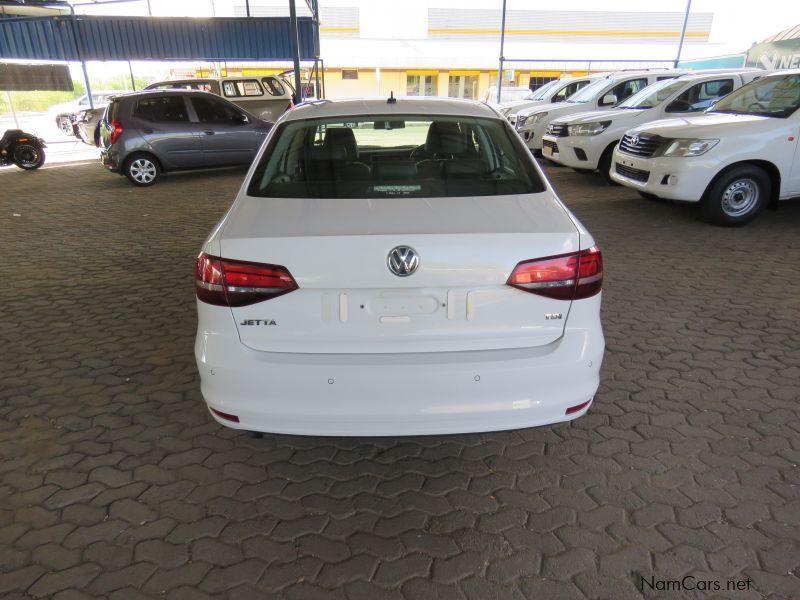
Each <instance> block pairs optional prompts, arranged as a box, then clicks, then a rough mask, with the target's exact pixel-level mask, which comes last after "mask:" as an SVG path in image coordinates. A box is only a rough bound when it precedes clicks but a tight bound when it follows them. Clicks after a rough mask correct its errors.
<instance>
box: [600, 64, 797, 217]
mask: <svg viewBox="0 0 800 600" xmlns="http://www.w3.org/2000/svg"><path fill="white" fill-rule="evenodd" d="M798 109H800V69H794V70H791V71H781V72H778V73H772V74H768V75H766V76H765V77H762V78H761V79H757V80H755V81H753V82H752V83H749V84H748V85H746V86H744V87H741V88H739V89H738V90H736V91H735V92H733V93H731V94H729V95H727V96H725V97H724V98H722V99H721V100H720V101H718V102H717V103H716V104H715V105H714V106H713V107H712V108H711V109H710V110H709V111H707V112H705V113H703V114H702V115H697V116H690V117H684V118H679V119H664V120H661V121H655V122H653V123H648V124H646V125H643V126H641V127H637V128H635V129H631V130H630V131H628V132H627V133H626V134H625V135H624V136H623V138H622V140H621V141H620V143H619V146H617V148H616V150H614V155H613V158H612V161H613V165H612V170H611V178H612V179H613V180H614V181H616V182H618V183H621V184H622V185H625V186H628V187H630V188H633V189H636V190H638V191H639V192H641V193H642V194H644V195H649V196H656V197H659V198H667V199H670V200H684V201H688V202H698V203H699V205H700V209H701V210H702V213H703V215H704V217H705V218H706V220H708V221H710V222H712V223H714V224H717V225H741V224H744V223H747V222H748V221H751V220H752V219H754V218H755V217H756V216H757V215H758V213H759V212H760V211H761V210H762V209H763V208H764V207H765V206H766V205H767V204H770V203H773V202H776V201H778V200H784V199H787V198H791V197H794V196H800V147H799V146H798V144H799V142H798V140H800V110H798Z"/></svg>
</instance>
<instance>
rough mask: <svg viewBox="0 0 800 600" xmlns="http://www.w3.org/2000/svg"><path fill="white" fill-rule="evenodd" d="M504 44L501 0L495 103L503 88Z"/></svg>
mask: <svg viewBox="0 0 800 600" xmlns="http://www.w3.org/2000/svg"><path fill="white" fill-rule="evenodd" d="M505 45H506V0H503V19H502V21H501V23H500V64H499V65H498V67H497V103H498V104H499V103H500V94H501V92H502V90H503V61H504V60H505V57H504V56H503V51H504V48H505Z"/></svg>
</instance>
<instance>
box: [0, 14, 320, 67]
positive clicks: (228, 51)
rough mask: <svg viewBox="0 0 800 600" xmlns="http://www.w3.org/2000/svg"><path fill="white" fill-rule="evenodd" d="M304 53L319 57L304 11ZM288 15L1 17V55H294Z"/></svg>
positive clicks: (282, 57)
mask: <svg viewBox="0 0 800 600" xmlns="http://www.w3.org/2000/svg"><path fill="white" fill-rule="evenodd" d="M297 27H298V32H299V40H300V43H299V45H300V59H301V60H308V59H313V58H314V30H313V27H314V25H313V20H312V19H311V18H309V17H299V18H298V19H297ZM291 41H292V28H291V26H290V21H289V19H288V18H283V17H263V18H262V17H258V18H255V17H251V18H239V17H234V18H228V17H214V18H185V17H108V16H89V15H78V16H77V17H75V18H74V19H73V18H72V17H42V18H40V17H35V18H29V17H25V18H18V17H0V58H2V59H21V60H51V61H54V60H55V61H78V60H81V59H83V60H282V61H284V60H292V42H291Z"/></svg>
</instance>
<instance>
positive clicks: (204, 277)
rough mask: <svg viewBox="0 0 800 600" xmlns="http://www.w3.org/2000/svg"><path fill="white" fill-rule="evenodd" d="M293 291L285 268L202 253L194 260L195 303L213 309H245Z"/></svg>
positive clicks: (290, 279) (291, 279) (294, 286)
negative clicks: (198, 301)
mask: <svg viewBox="0 0 800 600" xmlns="http://www.w3.org/2000/svg"><path fill="white" fill-rule="evenodd" d="M296 289H297V283H296V282H295V280H294V278H293V277H292V276H291V274H290V273H289V271H288V270H286V268H285V267H281V266H280V265H268V264H261V263H253V262H245V261H237V260H226V259H222V258H217V257H216V256H210V255H208V254H206V253H205V252H202V253H201V254H200V256H198V257H197V266H196V268H195V290H196V291H197V298H198V300H202V301H203V302H206V303H208V304H215V305H217V306H246V305H248V304H255V303H256V302H262V301H263V300H269V299H270V298H277V297H278V296H282V295H283V294H288V293H289V292H291V291H294V290H296Z"/></svg>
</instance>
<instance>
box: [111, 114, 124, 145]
mask: <svg viewBox="0 0 800 600" xmlns="http://www.w3.org/2000/svg"><path fill="white" fill-rule="evenodd" d="M111 127H112V129H111V135H110V136H108V142H109V143H110V144H113V143H114V142H116V141H117V140H118V139H119V136H121V135H122V121H120V120H119V119H114V120H113V121H111Z"/></svg>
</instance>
